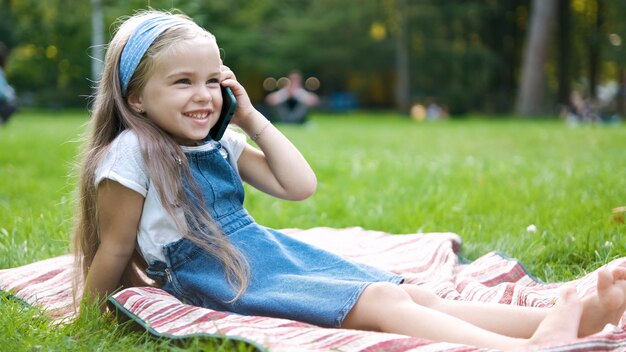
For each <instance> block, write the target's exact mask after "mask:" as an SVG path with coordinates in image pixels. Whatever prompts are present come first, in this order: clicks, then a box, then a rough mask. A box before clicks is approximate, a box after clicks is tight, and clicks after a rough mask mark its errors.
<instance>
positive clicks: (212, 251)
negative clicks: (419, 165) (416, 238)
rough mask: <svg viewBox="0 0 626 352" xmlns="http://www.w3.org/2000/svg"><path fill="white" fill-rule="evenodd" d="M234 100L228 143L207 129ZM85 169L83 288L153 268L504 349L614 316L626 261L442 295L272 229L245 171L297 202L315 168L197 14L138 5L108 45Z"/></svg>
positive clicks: (386, 326) (201, 295) (218, 291)
mask: <svg viewBox="0 0 626 352" xmlns="http://www.w3.org/2000/svg"><path fill="white" fill-rule="evenodd" d="M220 85H223V86H227V87H230V88H231V89H232V91H233V92H234V94H235V96H236V99H237V101H238V108H237V109H236V111H235V115H234V117H233V120H232V123H233V124H236V125H238V126H239V127H240V128H241V129H242V130H243V131H244V132H245V133H246V134H247V135H248V136H250V137H251V139H252V141H254V142H255V143H256V145H257V146H258V149H257V148H255V147H253V146H252V145H249V144H247V142H246V138H245V136H244V135H243V134H240V133H237V132H234V131H231V130H228V131H227V132H226V134H225V135H224V137H223V138H222V139H221V140H220V141H214V140H211V139H210V138H208V137H207V135H208V134H209V130H210V129H211V128H212V127H213V126H214V125H215V123H216V121H217V119H218V116H219V114H220V109H221V106H222V95H221V90H220ZM91 124H92V126H91V132H90V139H89V145H88V148H87V150H86V152H85V155H84V161H83V164H82V169H81V175H80V176H81V179H80V198H79V199H80V204H79V214H78V221H77V227H76V231H75V238H74V241H75V249H76V258H77V266H78V268H79V269H80V270H79V271H80V273H81V274H80V275H79V279H80V280H81V285H82V287H83V297H85V298H86V299H89V300H94V301H95V300H99V299H102V298H104V297H105V296H106V295H108V294H110V293H112V292H114V291H115V290H116V289H118V288H119V287H120V286H121V285H123V284H124V282H131V284H132V282H133V280H129V278H131V277H132V275H130V273H132V270H129V268H130V267H131V266H132V263H133V262H134V261H133V260H132V259H131V258H133V254H134V252H135V248H137V249H138V252H139V253H140V254H141V257H142V258H143V260H145V263H146V264H147V265H148V267H147V270H146V272H147V274H148V276H149V277H150V278H151V279H152V280H154V281H155V282H156V283H157V284H158V285H159V286H161V287H162V289H164V290H166V291H167V292H170V293H171V294H173V295H174V296H176V297H178V298H179V299H180V300H182V301H183V302H186V303H189V304H193V305H198V306H204V307H208V308H211V309H216V310H223V311H231V312H235V313H240V314H250V315H266V316H273V317H280V318H288V319H294V320H300V321H305V322H309V323H312V324H317V325H320V326H327V327H341V328H350V329H366V330H375V331H385V332H392V333H399V334H406V335H411V336H416V337H421V338H426V339H430V340H436V341H448V342H456V343H464V344H470V345H476V346H481V347H488V348H497V349H523V348H526V347H529V346H534V345H541V344H545V343H550V342H554V341H564V340H568V339H574V338H576V337H577V336H585V335H589V334H591V333H594V332H597V331H600V330H601V329H602V328H603V327H604V325H605V324H606V323H614V324H617V323H618V321H619V319H620V317H621V315H622V313H623V312H624V309H625V308H626V269H623V268H621V269H614V270H613V271H609V270H602V271H600V274H599V277H598V290H597V294H594V295H592V296H589V297H586V298H585V299H583V300H579V299H578V298H577V296H576V294H575V292H574V291H573V290H572V289H571V288H570V289H565V290H563V292H562V294H561V299H560V301H559V303H558V304H557V305H556V306H555V307H554V308H552V309H540V308H528V307H515V306H508V305H493V304H483V303H476V302H462V301H448V300H443V299H440V298H438V297H437V296H435V295H434V294H432V293H430V292H427V291H426V290H425V289H423V288H421V287H419V286H416V285H407V284H403V283H402V281H403V278H402V277H400V276H398V275H395V274H393V273H388V272H384V271H381V270H379V269H376V268H372V267H369V266H366V265H362V264H358V263H354V262H350V261H347V260H345V259H342V258H340V257H338V256H336V255H333V254H331V253H328V252H325V251H323V250H320V249H318V248H314V247H312V246H310V245H307V244H304V243H301V242H298V241H296V240H294V239H292V238H290V237H289V236H286V235H284V234H282V233H280V232H278V231H275V230H273V229H269V228H265V227H262V226H260V225H258V224H256V223H255V221H254V219H252V217H251V216H250V215H249V214H248V213H247V212H246V210H244V209H243V207H242V203H243V186H242V180H243V181H245V182H248V183H249V184H250V185H252V186H254V187H256V188H258V189H260V190H262V191H264V192H266V193H268V194H270V195H273V196H276V197H279V198H282V199H288V200H302V199H305V198H307V197H309V196H310V195H311V194H313V192H314V191H315V188H316V182H317V181H316V178H315V175H314V173H313V171H312V170H311V168H310V167H309V165H308V164H307V162H306V161H305V160H304V158H303V157H302V155H301V154H300V153H299V152H298V150H297V149H296V148H295V147H294V146H293V145H292V144H291V143H290V142H289V141H288V140H287V138H285V136H284V135H282V134H281V133H280V131H278V130H277V129H276V128H275V127H274V126H273V125H272V124H270V123H269V122H268V120H267V119H266V118H265V117H263V115H261V114H260V113H259V112H258V111H257V110H255V109H254V107H253V106H252V104H251V102H250V99H249V97H248V96H247V93H246V91H245V90H244V88H243V87H242V86H241V84H240V83H238V82H237V80H236V78H235V75H234V73H233V72H232V71H231V70H230V69H229V68H228V67H226V66H223V65H222V61H221V59H220V56H219V48H218V45H217V43H216V40H215V38H214V37H213V36H212V35H211V34H210V33H208V32H207V31H205V30H204V29H202V28H200V27H199V26H197V25H196V24H195V23H194V22H192V21H191V20H190V19H189V18H187V17H184V16H182V15H172V14H169V13H163V12H155V11H150V12H143V13H140V14H137V15H135V16H133V17H131V18H129V19H128V20H127V21H125V22H124V23H123V24H122V25H121V27H120V28H119V30H118V31H117V33H116V35H115V37H114V38H113V40H112V41H111V43H110V45H109V47H108V52H107V56H106V61H105V68H104V73H103V76H102V80H101V82H100V83H99V86H98V91H97V93H96V96H95V102H94V107H93V116H92V120H91Z"/></svg>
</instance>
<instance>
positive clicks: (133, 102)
mask: <svg viewBox="0 0 626 352" xmlns="http://www.w3.org/2000/svg"><path fill="white" fill-rule="evenodd" d="M127 102H128V105H130V107H131V108H132V109H133V110H135V111H137V112H138V113H140V114H143V113H144V112H145V110H144V108H143V99H141V96H139V95H137V94H131V95H130V96H129V97H128V100H127Z"/></svg>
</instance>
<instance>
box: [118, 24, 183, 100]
mask: <svg viewBox="0 0 626 352" xmlns="http://www.w3.org/2000/svg"><path fill="white" fill-rule="evenodd" d="M184 23H187V20H185V19H183V18H181V17H174V16H169V15H159V16H156V17H152V18H149V19H147V20H145V21H143V22H142V23H141V24H139V26H137V28H135V31H133V34H132V35H131V36H130V38H128V42H127V43H126V46H124V50H123V51H122V55H121V57H120V84H121V85H122V93H124V94H125V93H126V88H128V82H129V81H130V79H131V77H133V74H134V73H135V70H136V69H137V65H139V61H141V58H142V57H143V56H144V54H145V53H146V51H147V50H148V48H149V47H150V45H152V42H154V40H155V39H156V38H157V37H158V36H159V35H160V34H161V33H163V32H164V31H165V30H166V29H168V28H171V27H173V26H176V25H180V24H184Z"/></svg>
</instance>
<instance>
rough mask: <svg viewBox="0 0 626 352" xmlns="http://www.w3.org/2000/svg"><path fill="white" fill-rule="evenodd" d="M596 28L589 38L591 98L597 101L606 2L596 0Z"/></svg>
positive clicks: (592, 30)
mask: <svg viewBox="0 0 626 352" xmlns="http://www.w3.org/2000/svg"><path fill="white" fill-rule="evenodd" d="M595 17H596V18H595V23H594V27H593V28H592V29H591V35H590V36H589V96H590V97H591V98H592V99H594V100H595V99H596V93H597V92H596V90H597V87H598V83H599V82H598V73H599V70H600V56H601V55H600V52H601V49H600V43H601V41H602V40H603V38H604V35H603V32H604V30H603V29H602V27H603V26H604V1H603V0H596V13H595Z"/></svg>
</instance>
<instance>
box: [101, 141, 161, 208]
mask: <svg viewBox="0 0 626 352" xmlns="http://www.w3.org/2000/svg"><path fill="white" fill-rule="evenodd" d="M105 178H106V179H110V180H113V181H115V182H118V183H119V184H121V185H122V186H124V187H127V188H130V189H132V190H133V191H135V192H137V193H139V194H141V195H142V196H144V197H145V196H146V194H147V193H148V185H149V182H150V179H149V177H148V173H147V170H146V166H145V164H144V162H143V157H142V156H141V148H140V145H139V140H138V139H137V135H136V134H135V133H134V132H132V131H130V130H126V131H124V132H122V133H121V134H120V135H119V136H117V138H116V139H115V140H114V141H113V142H112V143H111V145H110V146H109V149H108V151H107V153H106V155H105V156H104V158H103V159H102V161H101V162H100V165H99V166H98V168H97V170H96V185H98V184H99V183H100V182H101V181H102V180H103V179H105Z"/></svg>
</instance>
